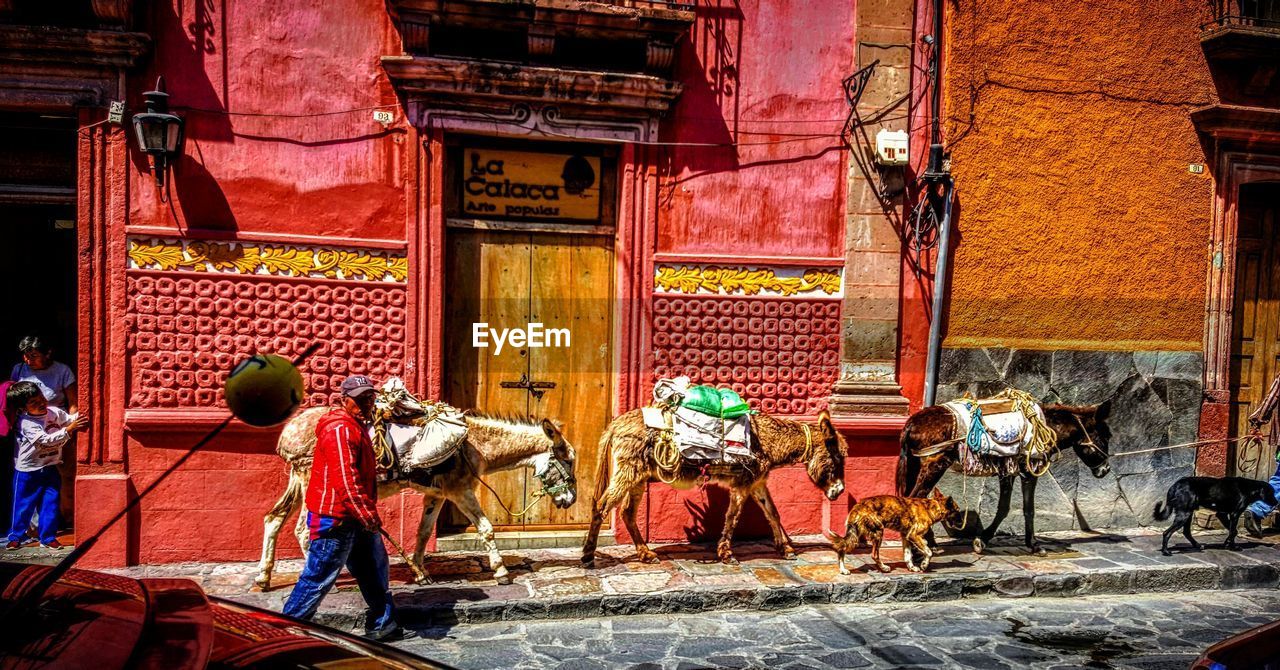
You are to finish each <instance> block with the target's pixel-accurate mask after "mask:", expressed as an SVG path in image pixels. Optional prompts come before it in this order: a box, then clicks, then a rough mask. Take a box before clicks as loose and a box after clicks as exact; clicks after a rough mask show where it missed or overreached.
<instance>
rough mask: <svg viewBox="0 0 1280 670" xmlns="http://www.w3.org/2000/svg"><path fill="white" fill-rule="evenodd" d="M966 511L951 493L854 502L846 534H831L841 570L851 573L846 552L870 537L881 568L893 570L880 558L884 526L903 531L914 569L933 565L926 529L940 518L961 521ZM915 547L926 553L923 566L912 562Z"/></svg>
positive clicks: (904, 553)
mask: <svg viewBox="0 0 1280 670" xmlns="http://www.w3.org/2000/svg"><path fill="white" fill-rule="evenodd" d="M963 514H964V513H963V512H961V511H960V507H959V506H958V505H956V502H955V501H954V500H952V499H951V496H947V497H945V498H944V497H941V496H937V497H934V498H903V497H900V496H872V497H870V498H867V499H865V500H863V501H862V502H859V503H858V504H856V505H854V506H853V508H852V509H850V510H849V519H848V521H846V522H845V531H844V532H845V536H844V537H843V538H842V537H837V536H835V535H830V538H831V546H832V547H833V548H835V550H836V563H837V565H839V566H840V574H842V575H847V574H849V568H848V567H847V566H846V565H845V564H844V556H845V554H851V553H853V551H854V550H855V549H857V548H858V547H860V546H862V543H863V542H865V541H867V540H870V542H871V558H872V559H873V560H874V561H875V562H876V567H878V568H880V571H881V572H889V569H890V568H889V566H887V565H885V564H884V561H881V560H880V543H881V542H883V541H884V529H885V528H891V529H893V530H896V531H898V532H900V533H902V556H903V558H905V559H906V561H907V567H908V568H909V569H910V570H911V571H912V572H921V571H923V570H928V569H929V559H930V558H931V557H933V552H932V551H929V545H928V543H927V542H925V533H927V532H929V529H930V528H933V524H935V523H938V522H939V521H943V520H945V521H947V522H949V523H953V524H958V523H960V522H961V521H962V520H963ZM912 549H914V550H915V552H916V553H917V554H918V555H920V556H923V557H924V558H923V560H921V561H920V566H919V567H916V565H915V564H914V563H913V562H912V560H911V559H912V555H911V554H912Z"/></svg>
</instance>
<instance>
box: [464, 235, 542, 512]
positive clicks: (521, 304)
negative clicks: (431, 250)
mask: <svg viewBox="0 0 1280 670" xmlns="http://www.w3.org/2000/svg"><path fill="white" fill-rule="evenodd" d="M447 257H448V260H447V262H446V276H445V289H444V290H445V329H446V332H447V333H448V334H447V335H446V337H445V341H446V345H445V354H446V357H445V398H446V402H449V403H450V404H452V405H455V406H457V407H461V408H464V409H471V410H474V411H476V412H478V413H482V414H497V415H503V416H517V417H519V416H525V415H526V414H527V413H528V411H529V407H528V396H527V394H526V393H525V392H524V391H523V390H521V389H510V388H503V387H502V386H501V382H503V381H507V380H511V381H515V380H518V379H520V377H521V376H522V375H524V374H527V373H528V358H527V355H526V352H524V351H522V350H521V349H519V348H517V347H511V346H507V347H504V348H503V349H502V351H501V352H500V353H495V352H497V348H496V345H495V343H493V342H492V341H491V340H490V342H489V347H488V348H477V347H475V346H474V345H473V341H472V324H474V323H488V324H489V327H490V328H493V329H496V330H501V329H503V328H525V325H526V324H527V323H528V322H529V236H528V235H527V234H524V233H500V232H452V233H451V234H450V235H449V244H448V256H447ZM485 481H486V482H487V483H488V484H489V486H491V487H493V489H494V490H495V491H497V492H498V495H499V496H501V498H502V500H503V501H504V502H506V504H507V505H509V506H510V507H511V508H512V509H515V510H518V509H519V507H523V506H524V503H523V502H522V501H523V500H524V499H525V496H526V495H527V491H528V488H529V482H528V481H526V475H525V472H524V471H523V470H517V471H511V472H503V473H495V474H490V475H487V476H486V477H485ZM478 497H479V499H480V503H481V506H482V507H483V508H484V511H485V514H486V515H487V516H488V517H489V520H490V521H492V522H493V523H494V525H509V524H512V523H517V521H516V520H515V519H512V518H511V517H510V515H508V514H507V512H506V511H504V510H503V509H502V507H501V505H499V504H498V502H497V501H496V500H494V496H493V494H492V493H490V492H489V490H488V489H486V488H485V487H483V486H482V487H480V490H479V492H478ZM517 505H519V507H517ZM450 521H451V522H453V523H462V524H465V523H466V519H465V517H463V516H462V515H461V514H460V513H458V512H457V511H456V510H454V513H453V516H452V517H451V519H450Z"/></svg>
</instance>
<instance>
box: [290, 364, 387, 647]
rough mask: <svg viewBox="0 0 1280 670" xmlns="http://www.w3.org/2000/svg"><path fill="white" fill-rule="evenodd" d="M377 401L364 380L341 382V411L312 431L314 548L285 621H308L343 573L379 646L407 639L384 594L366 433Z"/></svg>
mask: <svg viewBox="0 0 1280 670" xmlns="http://www.w3.org/2000/svg"><path fill="white" fill-rule="evenodd" d="M374 397H375V392H374V388H373V384H372V383H371V382H370V381H369V378H368V377H365V376H363V375H353V376H351V377H348V378H347V379H346V380H345V381H343V382H342V406H341V407H338V408H336V409H334V410H333V411H332V412H329V413H328V414H326V415H324V416H323V417H321V418H320V422H319V423H318V424H317V425H316V450H315V460H314V461H313V463H312V466H311V480H310V482H309V483H308V484H307V496H306V499H307V510H308V511H307V526H308V527H309V528H310V529H311V548H310V550H309V551H308V552H307V565H306V567H304V568H303V569H302V574H301V575H300V576H299V577H298V583H297V585H296V586H294V587H293V593H291V594H289V601H288V602H286V603H285V605H284V613H285V614H287V615H289V616H292V617H297V618H299V619H310V618H311V617H312V616H313V615H314V614H315V613H316V609H317V608H318V607H319V606H320V600H321V599H323V598H324V596H325V594H327V593H328V592H329V589H331V588H333V583H334V582H335V581H337V579H338V573H339V572H341V570H342V566H344V565H345V566H346V567H347V570H348V571H349V572H350V573H351V576H352V577H355V579H356V583H357V584H359V586H360V595H362V596H364V601H365V602H366V603H368V605H369V612H368V614H367V615H366V616H365V634H366V635H367V636H368V637H370V638H373V639H375V640H384V639H388V638H392V637H395V638H403V637H405V636H406V633H405V631H403V630H402V629H401V628H400V626H399V624H398V623H397V622H396V619H395V605H394V603H393V602H392V600H391V591H390V589H389V586H388V567H387V550H386V548H385V547H384V546H383V544H382V535H381V534H380V529H381V526H382V520H381V519H379V518H378V506H377V501H378V485H377V474H378V470H377V461H376V459H375V458H374V455H373V445H372V444H371V443H370V442H369V436H368V433H367V432H366V430H365V429H366V427H367V426H368V424H369V421H370V420H371V418H372V413H373V401H374Z"/></svg>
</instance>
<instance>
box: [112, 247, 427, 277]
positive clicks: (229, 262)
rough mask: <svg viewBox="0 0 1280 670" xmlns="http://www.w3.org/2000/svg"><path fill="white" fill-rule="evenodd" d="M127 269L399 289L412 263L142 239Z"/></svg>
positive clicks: (385, 256)
mask: <svg viewBox="0 0 1280 670" xmlns="http://www.w3.org/2000/svg"><path fill="white" fill-rule="evenodd" d="M129 267H131V268H136V269H140V270H168V271H185V272H222V273H227V274H248V275H275V276H282V277H325V278H328V279H351V280H363V281H385V282H397V283H403V282H405V281H407V280H408V278H409V259H408V258H406V257H405V256H403V255H400V254H397V253H394V252H384V251H370V250H364V249H324V248H318V247H305V246H296V245H289V244H267V243H256V242H213V241H209V240H170V239H154V238H141V237H134V238H130V239H129Z"/></svg>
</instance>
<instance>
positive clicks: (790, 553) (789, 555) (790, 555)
mask: <svg viewBox="0 0 1280 670" xmlns="http://www.w3.org/2000/svg"><path fill="white" fill-rule="evenodd" d="M782 558H783V559H785V560H788V561H795V560H799V558H800V556H799V555H798V554H796V551H795V550H794V549H788V550H786V551H784V552H782Z"/></svg>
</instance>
